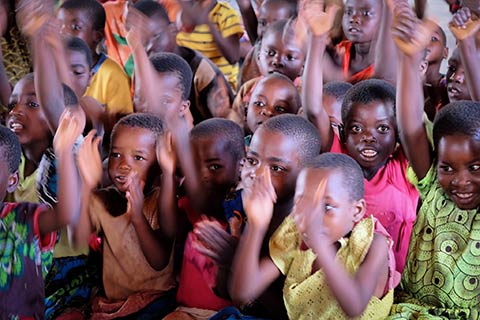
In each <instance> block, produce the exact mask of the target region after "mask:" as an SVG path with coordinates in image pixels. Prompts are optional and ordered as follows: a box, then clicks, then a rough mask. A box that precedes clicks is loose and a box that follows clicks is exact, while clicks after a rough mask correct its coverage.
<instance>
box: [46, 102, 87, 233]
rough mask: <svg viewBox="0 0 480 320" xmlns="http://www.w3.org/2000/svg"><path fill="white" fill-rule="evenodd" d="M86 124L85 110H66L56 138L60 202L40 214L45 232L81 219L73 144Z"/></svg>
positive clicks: (78, 184) (55, 148)
mask: <svg viewBox="0 0 480 320" xmlns="http://www.w3.org/2000/svg"><path fill="white" fill-rule="evenodd" d="M84 127H85V114H84V113H83V111H82V109H80V108H77V109H66V110H65V111H64V112H63V114H62V116H61V120H60V125H59V127H58V129H57V133H56V135H55V138H54V140H53V146H54V151H55V156H56V159H57V164H58V203H57V205H56V207H55V211H49V212H47V213H45V214H42V215H40V216H39V221H38V226H39V230H40V233H41V234H42V235H44V234H47V233H49V232H52V231H55V230H58V229H60V228H61V227H64V226H66V225H68V224H70V223H72V222H74V220H76V219H78V216H79V213H80V206H79V204H80V203H79V201H78V194H79V192H80V180H79V179H78V172H77V169H76V167H75V160H74V156H73V145H74V143H75V141H76V140H77V138H78V137H79V136H80V135H81V133H82V131H83V128H84Z"/></svg>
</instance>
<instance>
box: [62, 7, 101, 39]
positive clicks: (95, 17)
mask: <svg viewBox="0 0 480 320" xmlns="http://www.w3.org/2000/svg"><path fill="white" fill-rule="evenodd" d="M60 9H65V10H82V11H86V12H87V13H88V17H89V18H90V21H91V23H92V28H93V30H95V31H100V32H102V34H104V33H105V31H104V29H105V21H106V15H105V9H104V8H103V6H102V5H101V4H100V3H99V2H98V1H96V0H66V1H65V2H63V4H62V5H61V6H60Z"/></svg>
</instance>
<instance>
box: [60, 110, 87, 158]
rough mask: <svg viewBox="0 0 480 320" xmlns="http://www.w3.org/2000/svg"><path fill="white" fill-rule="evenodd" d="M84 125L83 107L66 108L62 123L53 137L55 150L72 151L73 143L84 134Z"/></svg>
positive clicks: (61, 117)
mask: <svg viewBox="0 0 480 320" xmlns="http://www.w3.org/2000/svg"><path fill="white" fill-rule="evenodd" d="M84 127H85V113H84V112H83V110H82V109H81V108H76V109H70V108H67V109H65V110H64V111H63V113H62V115H61V116H60V123H59V125H58V128H57V131H56V132H55V137H54V138H53V147H54V149H55V152H65V151H67V152H69V151H72V148H73V145H74V143H75V141H76V140H77V138H78V137H79V136H80V135H81V134H82V132H83V129H84Z"/></svg>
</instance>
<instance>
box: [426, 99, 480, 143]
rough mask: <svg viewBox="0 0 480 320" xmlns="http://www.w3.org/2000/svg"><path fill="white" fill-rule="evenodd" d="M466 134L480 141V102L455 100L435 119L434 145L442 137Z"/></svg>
mask: <svg viewBox="0 0 480 320" xmlns="http://www.w3.org/2000/svg"><path fill="white" fill-rule="evenodd" d="M453 135H465V136H468V137H472V139H473V140H476V141H480V102H474V101H467V100H464V101H455V102H450V103H449V104H447V105H446V106H445V107H443V108H441V109H440V110H439V111H438V112H437V114H436V115H435V119H434V121H433V145H434V147H435V150H437V149H438V143H439V141H440V139H441V138H442V137H445V136H453Z"/></svg>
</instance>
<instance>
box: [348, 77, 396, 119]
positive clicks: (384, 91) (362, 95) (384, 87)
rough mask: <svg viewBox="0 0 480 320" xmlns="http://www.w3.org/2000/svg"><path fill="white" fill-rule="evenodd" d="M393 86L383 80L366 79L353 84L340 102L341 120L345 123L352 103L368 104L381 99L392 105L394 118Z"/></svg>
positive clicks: (394, 92)
mask: <svg viewBox="0 0 480 320" xmlns="http://www.w3.org/2000/svg"><path fill="white" fill-rule="evenodd" d="M395 95H396V91H395V87H394V86H393V85H391V84H390V83H388V82H387V81H385V80H380V79H368V80H363V81H360V82H358V83H356V84H355V85H353V86H352V87H351V88H350V89H349V90H348V91H347V93H346V94H345V97H344V98H343V103H342V122H343V123H347V122H348V120H349V117H350V110H351V108H352V105H354V104H357V103H361V104H369V103H371V102H373V101H381V102H383V103H384V104H385V105H391V106H392V116H393V118H394V119H395V113H396V111H395V108H396V107H395V106H396V103H395Z"/></svg>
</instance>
